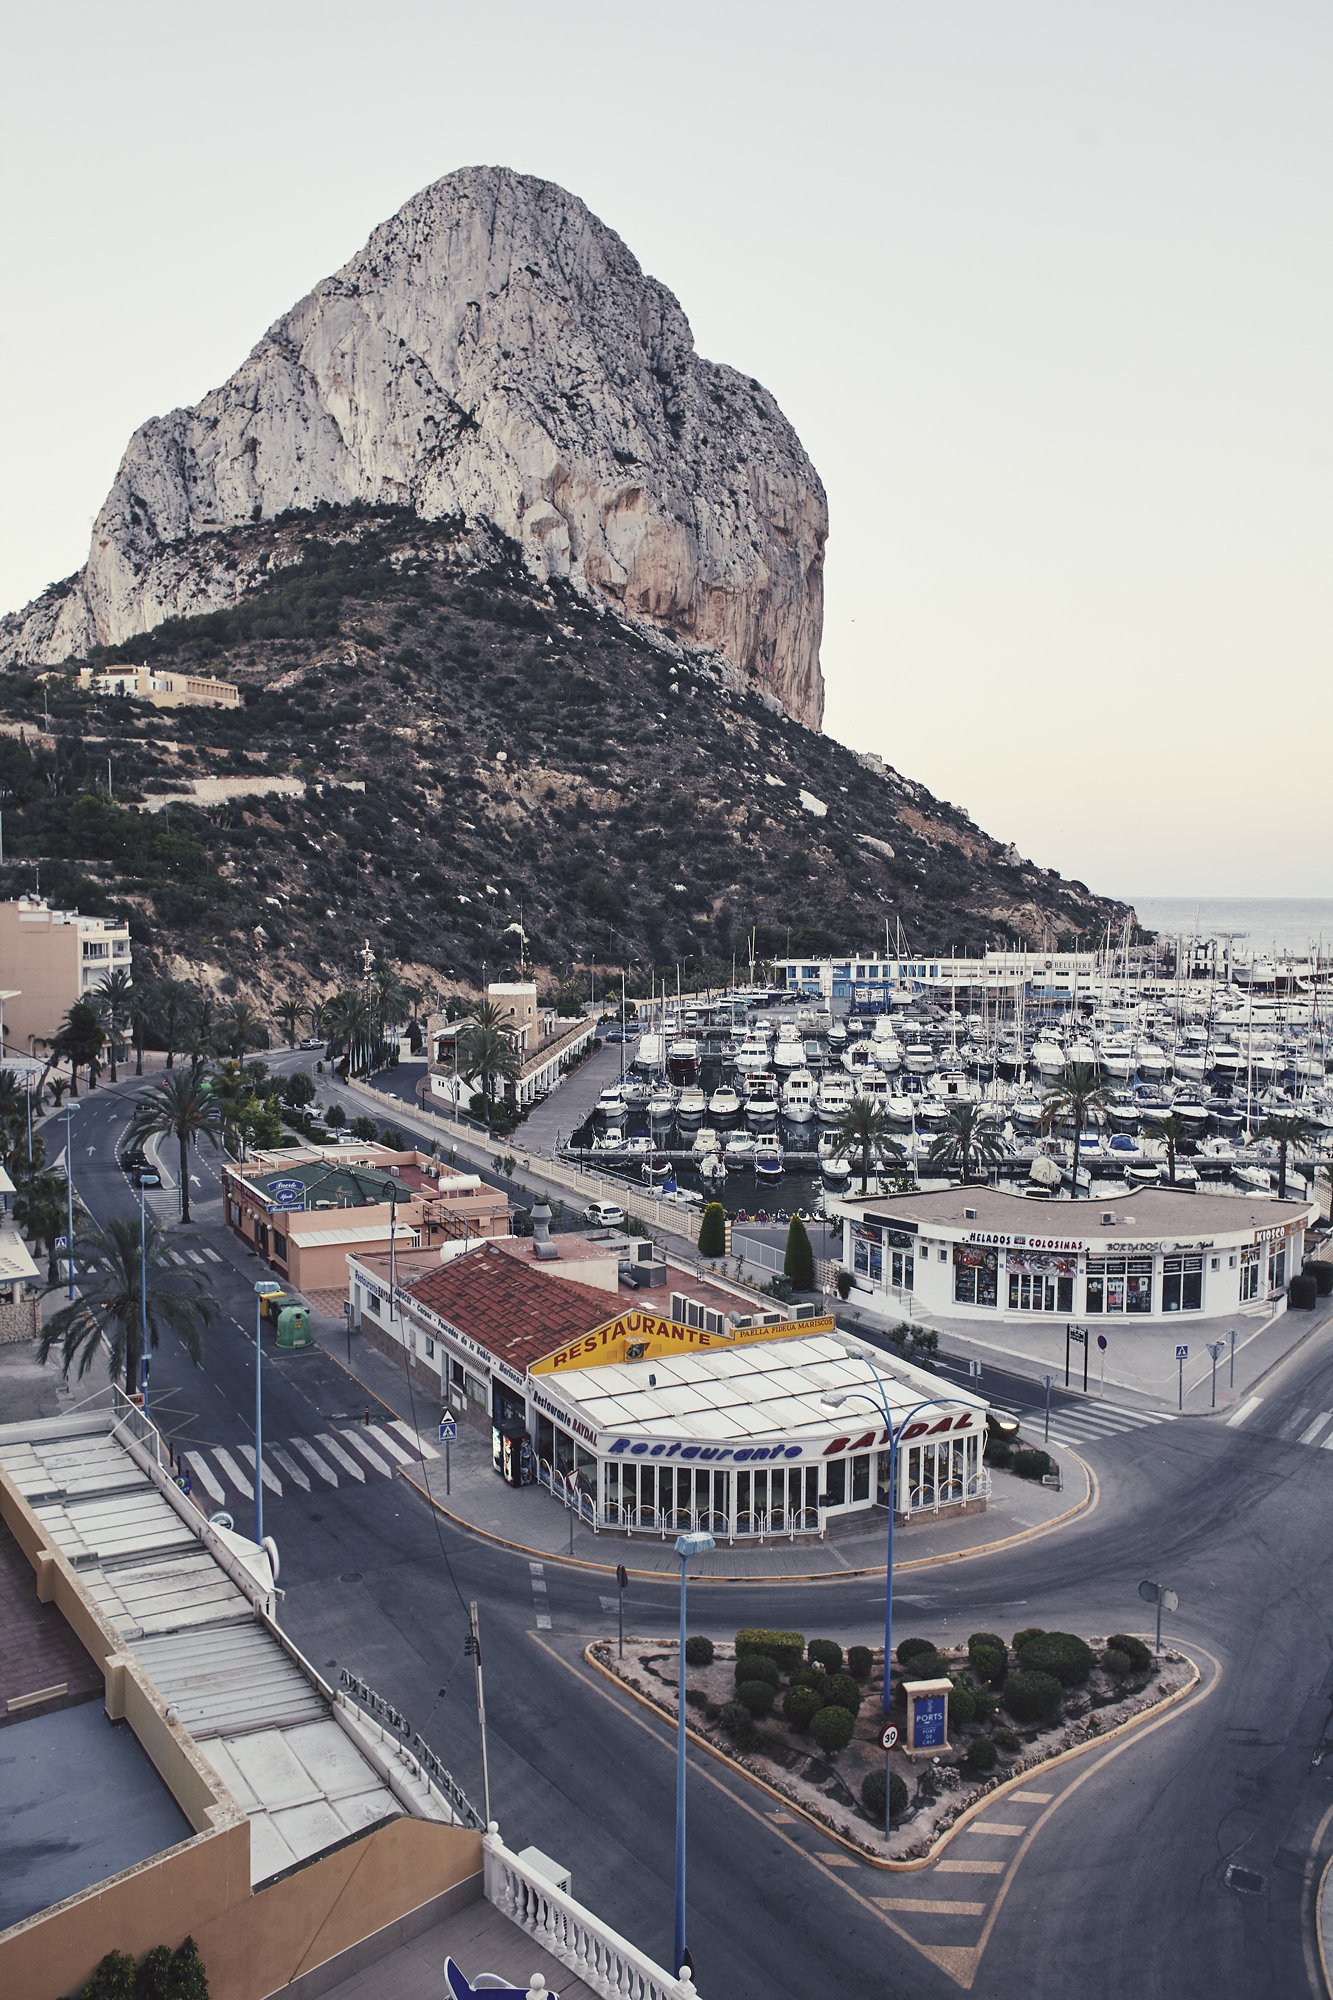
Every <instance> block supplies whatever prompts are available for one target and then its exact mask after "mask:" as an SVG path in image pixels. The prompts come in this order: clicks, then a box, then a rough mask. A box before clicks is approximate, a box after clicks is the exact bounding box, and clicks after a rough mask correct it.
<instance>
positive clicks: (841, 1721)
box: [810, 1708, 856, 1757]
mask: <svg viewBox="0 0 1333 2000" xmlns="http://www.w3.org/2000/svg"><path fill="white" fill-rule="evenodd" d="M855 1730H856V1717H855V1716H854V1715H849V1714H848V1713H847V1711H846V1709H845V1708H821V1709H817V1710H816V1712H815V1714H814V1716H813V1717H812V1718H811V1722H810V1734H811V1735H812V1736H813V1737H814V1739H815V1742H816V1743H817V1744H818V1745H819V1747H820V1749H821V1750H822V1751H823V1753H824V1755H825V1756H826V1757H836V1756H837V1754H838V1752H839V1750H845V1749H846V1748H847V1745H848V1744H849V1743H850V1742H851V1740H852V1737H853V1735H854V1733H855Z"/></svg>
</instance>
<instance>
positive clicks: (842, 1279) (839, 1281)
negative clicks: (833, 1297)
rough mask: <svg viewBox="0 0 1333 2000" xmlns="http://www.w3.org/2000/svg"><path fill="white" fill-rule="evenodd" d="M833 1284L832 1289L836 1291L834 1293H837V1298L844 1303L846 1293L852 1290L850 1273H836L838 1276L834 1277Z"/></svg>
mask: <svg viewBox="0 0 1333 2000" xmlns="http://www.w3.org/2000/svg"><path fill="white" fill-rule="evenodd" d="M833 1284H834V1288H835V1289H836V1291H837V1294H838V1297H839V1298H840V1299H842V1300H844V1302H845V1300H846V1298H847V1294H848V1292H850V1291H851V1289H852V1274H851V1272H850V1271H839V1272H838V1274H837V1276H836V1277H835V1278H834V1280H833Z"/></svg>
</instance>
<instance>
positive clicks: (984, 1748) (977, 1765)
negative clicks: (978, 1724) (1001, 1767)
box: [967, 1736, 1000, 1772]
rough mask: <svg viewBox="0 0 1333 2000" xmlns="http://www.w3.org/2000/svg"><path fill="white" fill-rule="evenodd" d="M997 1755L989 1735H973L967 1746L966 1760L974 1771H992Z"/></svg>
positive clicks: (996, 1761)
mask: <svg viewBox="0 0 1333 2000" xmlns="http://www.w3.org/2000/svg"><path fill="white" fill-rule="evenodd" d="M999 1756H1000V1753H999V1751H998V1750H997V1749H996V1748H995V1745H994V1744H993V1743H992V1742H991V1740H990V1737H989V1736H974V1737H973V1739H972V1741H971V1742H970V1743H969V1744H968V1746H967V1761H968V1763H969V1764H970V1765H971V1767H972V1769H973V1770H974V1771H982V1772H985V1771H993V1770H994V1769H995V1766H996V1764H997V1763H998V1761H999Z"/></svg>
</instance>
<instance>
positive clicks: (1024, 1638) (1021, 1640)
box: [1010, 1625, 1046, 1653]
mask: <svg viewBox="0 0 1333 2000" xmlns="http://www.w3.org/2000/svg"><path fill="white" fill-rule="evenodd" d="M1045 1630H1046V1627H1045V1626H1044V1625H1025V1626H1024V1627H1023V1630H1022V1631H1021V1632H1015V1634H1014V1636H1013V1639H1012V1641H1011V1642H1010V1643H1011V1644H1012V1646H1013V1649H1014V1651H1015V1652H1016V1653H1021V1652H1022V1650H1023V1648H1024V1646H1026V1645H1027V1643H1028V1640H1029V1639H1040V1637H1041V1635H1042V1633H1043V1632H1044V1631H1045Z"/></svg>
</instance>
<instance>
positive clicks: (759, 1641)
mask: <svg viewBox="0 0 1333 2000" xmlns="http://www.w3.org/2000/svg"><path fill="white" fill-rule="evenodd" d="M736 1651H737V1652H738V1653H767V1654H768V1656H769V1658H770V1659H771V1660H776V1661H777V1663H778V1665H779V1666H780V1667H782V1668H784V1669H785V1670H786V1671H787V1672H790V1671H791V1669H792V1668H793V1667H799V1666H800V1664H801V1662H802V1660H803V1659H804V1658H805V1634H804V1632H772V1631H769V1630H768V1629H767V1628H766V1627H765V1626H762V1625H747V1626H746V1627H744V1629H743V1630H742V1631H740V1632H738V1633H737V1634H736Z"/></svg>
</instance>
